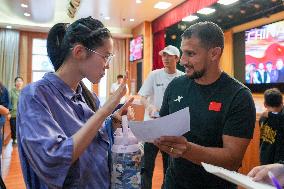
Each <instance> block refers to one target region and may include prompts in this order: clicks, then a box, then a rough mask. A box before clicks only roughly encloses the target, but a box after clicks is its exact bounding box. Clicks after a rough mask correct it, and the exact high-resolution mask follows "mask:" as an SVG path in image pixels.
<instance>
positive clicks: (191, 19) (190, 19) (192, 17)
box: [182, 15, 199, 22]
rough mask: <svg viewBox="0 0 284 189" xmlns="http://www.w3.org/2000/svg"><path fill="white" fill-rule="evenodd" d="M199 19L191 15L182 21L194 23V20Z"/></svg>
mask: <svg viewBox="0 0 284 189" xmlns="http://www.w3.org/2000/svg"><path fill="white" fill-rule="evenodd" d="M198 18H199V17H198V16H195V15H189V16H187V17H184V18H183V19H182V21H185V22H192V21H194V20H196V19H198Z"/></svg>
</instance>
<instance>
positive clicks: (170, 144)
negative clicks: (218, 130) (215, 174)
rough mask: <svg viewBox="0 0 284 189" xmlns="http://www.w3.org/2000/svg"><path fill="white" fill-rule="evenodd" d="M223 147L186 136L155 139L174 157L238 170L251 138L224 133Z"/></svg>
mask: <svg viewBox="0 0 284 189" xmlns="http://www.w3.org/2000/svg"><path fill="white" fill-rule="evenodd" d="M222 138H223V147H222V148H216V147H204V146H201V145H198V144H194V143H192V142H188V141H187V140H186V138H185V137H183V136H181V137H174V136H166V137H161V138H160V139H158V140H156V141H155V144H156V145H157V146H158V147H159V148H160V149H161V150H162V151H164V152H166V153H168V154H169V155H170V156H172V157H174V158H178V157H181V158H184V159H187V160H189V161H192V162H193V163H195V164H200V163H201V162H205V163H210V164H213V165H217V166H221V167H224V168H226V169H230V170H237V169H238V168H239V167H240V165H241V162H242V159H243V156H244V153H245V151H246V149H247V146H248V144H249V142H250V139H245V138H238V137H233V136H228V135H223V137H222Z"/></svg>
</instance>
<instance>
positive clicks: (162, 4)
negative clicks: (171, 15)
mask: <svg viewBox="0 0 284 189" xmlns="http://www.w3.org/2000/svg"><path fill="white" fill-rule="evenodd" d="M171 5H172V4H171V3H168V2H163V1H160V2H158V3H156V4H155V5H154V8H155V9H167V8H169V7H170V6H171Z"/></svg>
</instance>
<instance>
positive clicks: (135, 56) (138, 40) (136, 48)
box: [129, 36, 143, 62]
mask: <svg viewBox="0 0 284 189" xmlns="http://www.w3.org/2000/svg"><path fill="white" fill-rule="evenodd" d="M129 48H130V53H129V61H131V62H132V61H135V60H140V59H142V58H143V36H138V37H135V38H133V39H132V40H131V41H130V46H129Z"/></svg>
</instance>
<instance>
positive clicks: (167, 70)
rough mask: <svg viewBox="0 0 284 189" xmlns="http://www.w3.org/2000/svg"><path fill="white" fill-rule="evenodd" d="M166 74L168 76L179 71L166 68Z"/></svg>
mask: <svg viewBox="0 0 284 189" xmlns="http://www.w3.org/2000/svg"><path fill="white" fill-rule="evenodd" d="M164 70H165V72H166V73H167V74H175V73H176V72H177V69H176V68H166V67H165V68H164Z"/></svg>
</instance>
